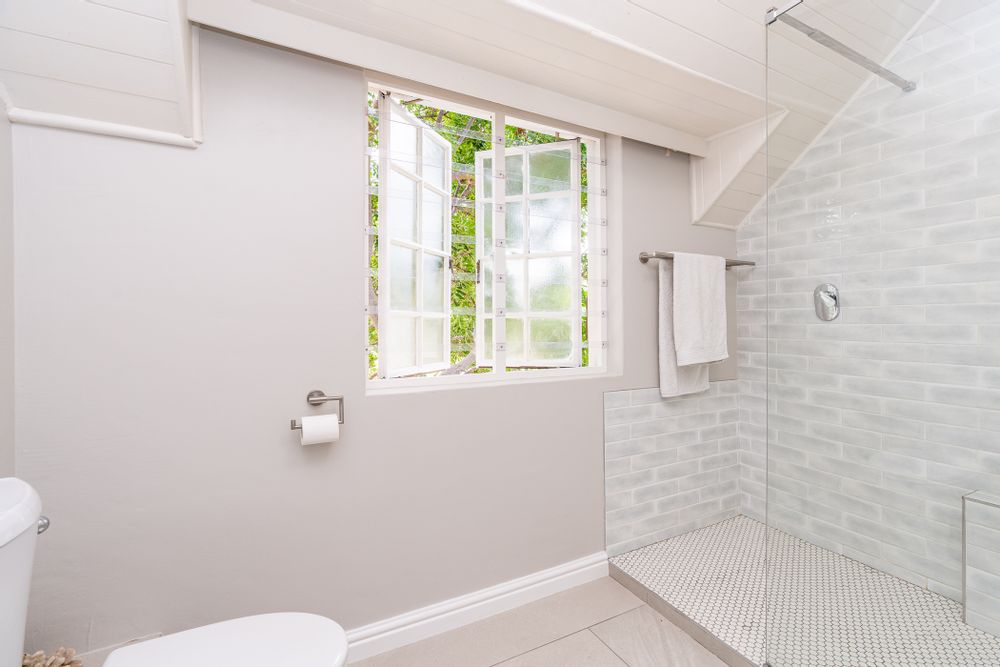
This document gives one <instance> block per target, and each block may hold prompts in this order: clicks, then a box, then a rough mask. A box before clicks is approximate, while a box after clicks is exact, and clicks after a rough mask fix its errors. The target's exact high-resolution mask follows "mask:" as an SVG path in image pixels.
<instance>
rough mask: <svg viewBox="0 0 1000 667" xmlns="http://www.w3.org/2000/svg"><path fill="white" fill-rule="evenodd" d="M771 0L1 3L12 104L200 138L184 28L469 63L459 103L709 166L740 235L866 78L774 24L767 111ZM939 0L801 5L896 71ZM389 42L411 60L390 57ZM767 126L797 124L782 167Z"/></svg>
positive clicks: (709, 211)
mask: <svg viewBox="0 0 1000 667" xmlns="http://www.w3.org/2000/svg"><path fill="white" fill-rule="evenodd" d="M963 1H964V0H963ZM772 2H774V0H683V1H682V0H601V1H599V2H597V1H594V2H591V1H581V0H472V1H470V0H46V2H44V3H40V2H38V0H2V2H0V83H2V84H3V86H4V87H5V88H6V94H7V99H6V100H5V102H6V104H7V105H8V107H14V108H17V109H22V110H29V111H32V112H40V113H42V114H46V113H47V114H55V115H58V116H61V117H66V118H72V117H80V118H85V119H90V120H93V121H99V122H108V123H115V124H119V125H122V126H129V127H139V128H148V129H150V130H154V131H157V132H168V133H175V134H177V135H178V136H184V137H191V136H192V135H193V134H194V133H195V131H196V129H195V127H194V126H195V125H196V113H194V111H193V109H192V97H193V95H194V89H193V88H192V85H191V62H190V61H191V53H190V45H189V43H188V42H189V40H188V37H187V36H188V35H189V31H188V27H187V23H186V22H185V21H184V18H185V17H189V18H190V19H191V20H193V21H197V22H201V23H203V24H206V25H208V26H211V27H216V28H220V29H224V30H229V31H232V32H235V33H238V34H245V35H248V36H251V37H255V38H258V39H263V40H265V41H274V42H275V43H279V44H282V45H283V46H287V47H291V48H296V49H299V50H302V51H306V52H312V53H317V55H323V56H326V57H333V58H334V59H340V60H343V61H344V62H348V63H350V64H353V65H357V66H360V67H366V68H370V69H380V67H379V64H380V63H385V62H405V55H406V53H410V54H427V55H428V56H430V57H432V58H433V59H434V63H435V65H434V68H435V71H437V70H444V69H448V68H452V69H451V70H450V73H449V76H450V77H451V78H450V81H452V85H451V88H452V89H454V90H457V91H459V92H465V93H467V94H470V95H473V96H478V97H485V98H486V99H491V100H492V101H498V102H501V103H502V100H498V99H493V98H491V97H490V94H491V88H490V86H489V85H483V83H482V81H477V79H481V78H484V77H485V75H486V74H489V75H490V76H493V77H494V78H495V79H496V80H498V81H501V80H502V81H507V82H514V83H512V84H511V85H519V86H521V89H520V90H519V94H520V99H530V100H532V102H533V103H534V104H535V106H536V107H537V108H536V109H528V110H529V111H534V112H536V113H542V114H544V109H547V108H549V106H551V105H550V102H551V100H556V101H559V102H560V103H562V109H563V110H565V109H566V108H567V101H569V103H570V107H569V108H570V109H571V111H576V109H574V108H573V107H572V105H571V103H572V101H573V100H578V101H579V102H578V103H577V106H578V107H580V108H581V109H583V108H584V107H586V109H585V110H584V111H580V113H579V114H578V115H579V119H573V120H572V122H575V123H577V124H580V125H589V126H591V127H594V128H595V129H599V130H605V131H614V132H616V133H619V134H624V135H625V136H631V137H633V138H638V139H642V140H644V141H650V142H653V143H658V144H660V145H663V146H665V147H669V148H674V149H678V150H682V151H684V152H688V153H691V154H692V155H695V156H698V157H697V158H695V159H693V160H692V165H693V166H692V170H693V171H692V177H693V178H692V180H693V182H697V183H701V184H702V189H701V191H699V192H696V193H694V195H695V199H696V200H697V202H698V203H699V204H698V206H697V207H696V210H697V215H696V218H695V220H693V222H700V223H704V224H712V225H716V226H721V227H735V226H736V225H737V224H738V223H739V221H740V220H741V219H742V218H743V217H744V216H745V215H746V213H747V212H748V211H749V210H750V208H751V207H752V206H753V204H754V203H755V202H756V201H757V200H758V198H759V197H760V195H761V194H762V193H763V192H764V191H765V189H766V184H767V182H768V179H770V180H773V179H774V178H776V177H777V176H778V175H780V173H781V171H782V170H783V169H785V168H787V166H788V165H790V164H791V163H792V162H793V161H794V160H795V159H796V158H797V157H798V156H799V155H800V154H801V153H802V152H803V150H804V149H805V147H806V146H807V145H808V144H809V142H810V141H812V139H813V138H814V137H815V136H817V134H818V133H819V132H820V131H821V129H822V128H823V127H824V126H825V124H826V123H827V122H829V120H830V119H831V117H832V116H833V115H834V114H835V113H836V112H837V111H838V110H839V109H840V108H842V107H843V105H844V104H845V102H846V101H847V100H848V99H849V98H850V97H851V96H852V95H853V94H854V93H855V91H857V90H858V88H859V87H860V86H861V85H862V83H863V82H864V81H865V80H866V77H867V72H865V71H864V70H862V69H861V68H859V67H858V66H856V65H853V64H852V63H850V62H848V61H846V60H845V59H844V58H843V57H842V56H840V55H838V54H836V53H833V52H832V51H829V50H828V49H826V48H825V47H823V46H820V45H819V44H816V43H815V42H813V41H811V40H810V39H809V38H807V37H806V36H804V35H801V34H799V33H796V32H794V31H792V30H780V31H778V30H772V31H771V41H770V45H769V56H770V64H771V72H770V77H769V81H768V84H767V85H768V86H769V93H770V101H771V104H770V106H768V107H767V108H765V103H764V98H765V77H764V63H765V56H766V55H768V54H767V51H768V48H766V47H765V32H766V31H765V27H764V15H765V12H766V11H767V9H768V8H769V6H770V4H771V3H772ZM931 2H932V0H805V2H804V3H803V4H802V5H800V6H799V7H797V8H796V9H795V10H794V12H795V15H796V17H797V18H799V19H800V20H803V21H806V22H807V23H810V24H812V25H813V26H815V27H816V28H819V29H820V30H823V31H824V32H827V33H829V34H830V35H832V36H833V37H835V38H837V39H839V40H841V41H843V42H844V43H845V44H847V45H848V46H851V47H852V48H855V49H857V50H858V51H860V52H862V53H864V54H865V55H867V56H868V57H870V58H872V59H873V60H876V61H882V60H884V59H885V58H886V57H887V56H888V55H889V54H890V53H891V52H892V51H893V50H894V49H895V48H897V45H899V44H900V41H901V40H902V38H903V37H904V36H905V35H906V34H907V33H908V32H909V31H910V29H911V28H912V27H913V25H914V24H915V23H916V22H917V21H918V20H919V19H920V18H921V16H923V14H924V13H925V11H926V10H927V8H928V6H929V5H930V4H931ZM185 11H186V12H187V13H186V14H185ZM262 12H263V13H262ZM267 12H270V13H267ZM278 17H285V18H287V26H290V27H289V28H288V31H286V33H284V34H283V36H282V39H280V40H279V39H278V38H277V37H275V34H276V33H274V32H273V31H272V30H270V27H271V26H270V25H268V24H269V23H272V22H274V21H272V19H275V18H278ZM324 30H326V31H327V32H323V31H324ZM355 38H357V39H355ZM338 45H339V48H337V47H338ZM390 49H396V53H395V58H396V60H395V61H387V60H386V59H384V58H381V55H382V54H381V52H382V51H388V50H390ZM461 68H464V69H461ZM428 71H429V70H428ZM386 73H388V74H397V75H401V76H406V74H405V73H402V72H395V71H391V70H389V71H387V72H386ZM477 73H479V75H477ZM411 78H413V77H411ZM424 83H431V84H432V85H441V84H440V83H434V82H429V81H424ZM477 84H479V85H477ZM466 88H468V90H467V89H466ZM0 92H2V91H0ZM512 106H513V105H512ZM786 111H787V113H785V112H786ZM548 115H556V116H558V115H559V112H557V111H552V112H550V114H548ZM765 116H768V117H770V118H772V119H774V118H779V117H780V118H782V120H781V122H780V123H779V124H777V125H776V126H774V124H773V123H772V127H771V128H770V130H771V132H772V134H771V139H772V141H771V144H770V151H769V156H768V159H767V161H765V159H764V155H763V153H762V152H761V151H760V150H759V149H760V145H761V144H762V143H763V140H764V136H765V132H764V130H763V127H764V123H763V122H762V120H763V118H764V117H765ZM11 117H12V119H15V118H14V115H13V114H12V116H11ZM603 119H609V120H608V123H607V126H602V120H603ZM15 120H16V119H15ZM564 120H570V119H565V118H564ZM612 121H613V122H612ZM754 128H760V129H759V131H757V130H755V129H754ZM755 136H756V137H757V139H755V138H754V137H755ZM736 138H738V140H736ZM713 142H714V145H713ZM734 159H736V160H738V164H735V163H734ZM698 170H701V173H696V172H698Z"/></svg>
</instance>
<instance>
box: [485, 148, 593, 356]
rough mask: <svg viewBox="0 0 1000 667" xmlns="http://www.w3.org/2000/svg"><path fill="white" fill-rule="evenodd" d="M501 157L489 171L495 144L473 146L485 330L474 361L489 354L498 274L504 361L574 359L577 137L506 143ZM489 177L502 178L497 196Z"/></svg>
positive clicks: (577, 340) (577, 325)
mask: <svg viewBox="0 0 1000 667" xmlns="http://www.w3.org/2000/svg"><path fill="white" fill-rule="evenodd" d="M504 162H505V164H504V171H503V173H502V174H494V173H493V151H492V150H489V151H480V152H478V153H476V202H477V204H478V205H477V206H476V257H477V259H478V260H479V266H480V267H481V270H482V272H483V276H484V277H483V279H481V280H480V281H479V289H478V293H477V297H478V298H477V299H476V303H477V305H478V306H479V307H478V308H477V310H476V318H477V319H476V330H477V331H482V332H483V334H484V335H482V336H479V337H478V338H477V340H476V354H477V357H478V358H479V359H480V362H479V363H480V365H482V366H492V365H493V361H494V354H493V353H494V348H495V343H494V337H493V327H494V315H495V314H496V307H497V306H496V304H495V303H494V299H493V282H494V281H496V280H499V281H500V282H503V283H505V285H506V297H507V298H506V305H505V307H504V319H505V320H506V336H505V338H506V344H505V348H506V349H505V351H506V362H507V365H508V366H510V367H522V368H525V367H540V368H542V367H557V368H565V367H575V366H579V365H580V358H581V347H582V345H581V344H582V336H581V334H580V329H581V325H582V324H581V323H582V312H583V310H582V305H581V303H580V299H579V297H578V296H575V295H579V294H580V195H579V193H580V180H581V179H580V142H579V141H577V140H574V141H560V142H555V143H550V144H541V145H537V146H524V147H519V148H508V149H506V150H505V160H504ZM497 177H499V178H497ZM495 180H500V181H502V182H503V183H504V190H505V196H504V197H501V198H499V199H497V198H496V197H494V189H493V182H494V181H495ZM498 203H499V204H500V205H499V206H498V205H497V204H498ZM501 210H502V211H503V217H504V220H505V228H504V234H502V235H500V236H501V238H502V240H501V241H500V248H501V249H502V250H504V251H505V254H506V260H507V261H506V269H505V272H504V273H503V274H501V275H500V276H497V275H495V274H496V272H495V270H494V257H495V252H496V250H497V236H498V235H497V234H495V233H494V211H496V212H498V213H499V212H500V211H501Z"/></svg>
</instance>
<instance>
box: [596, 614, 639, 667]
mask: <svg viewBox="0 0 1000 667" xmlns="http://www.w3.org/2000/svg"><path fill="white" fill-rule="evenodd" d="M633 611H634V610H633ZM608 620H611V619H608ZM603 622H604V621H601V623H603ZM596 625H599V624H596ZM587 632H589V633H590V634H592V635H593V636H595V637H597V641H599V642H601V643H602V644H604V645H605V646H607V648H608V650H609V651H611V652H612V653H613V654H614V656H615V657H616V658H618V659H619V660H621V661H622V663H623V664H625V665H627V666H628V667H631V663H630V662H629V661H628V660H626V659H625V658H623V657H622V656H620V655H618V652H617V651H615V650H614V649H613V648H611V646H610V645H609V644H608V643H607V642H606V641H604V640H603V639H601V636H600V635H599V634H597V633H596V632H594V626H593V625H592V626H590V627H589V628H587Z"/></svg>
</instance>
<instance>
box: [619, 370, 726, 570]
mask: <svg viewBox="0 0 1000 667" xmlns="http://www.w3.org/2000/svg"><path fill="white" fill-rule="evenodd" d="M737 391H738V384H737V381H736V380H722V381H719V382H712V383H711V385H710V386H709V389H708V391H706V392H702V393H700V394H691V395H689V396H680V397H677V398H661V397H660V391H659V389H656V388H654V389H638V390H635V391H616V392H608V393H606V394H604V459H605V460H604V465H605V470H604V476H605V493H606V508H605V511H606V514H607V517H606V518H607V527H606V530H607V536H606V537H607V550H608V553H609V554H610V555H617V554H621V553H625V552H626V551H631V550H632V549H638V548H639V547H644V546H647V545H649V544H652V543H654V542H657V541H659V540H663V539H667V538H668V537H673V536H674V535H679V534H680V533H685V532H687V531H689V530H694V529H695V528H701V527H703V526H707V525H709V524H712V523H715V522H717V521H722V520H723V519H728V518H729V517H731V516H733V515H735V514H736V513H737V505H738V502H739V495H738V494H739V451H738V447H739V441H738V439H737V422H738V419H739V409H738V396H737Z"/></svg>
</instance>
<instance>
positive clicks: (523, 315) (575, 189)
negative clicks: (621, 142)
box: [475, 138, 589, 370]
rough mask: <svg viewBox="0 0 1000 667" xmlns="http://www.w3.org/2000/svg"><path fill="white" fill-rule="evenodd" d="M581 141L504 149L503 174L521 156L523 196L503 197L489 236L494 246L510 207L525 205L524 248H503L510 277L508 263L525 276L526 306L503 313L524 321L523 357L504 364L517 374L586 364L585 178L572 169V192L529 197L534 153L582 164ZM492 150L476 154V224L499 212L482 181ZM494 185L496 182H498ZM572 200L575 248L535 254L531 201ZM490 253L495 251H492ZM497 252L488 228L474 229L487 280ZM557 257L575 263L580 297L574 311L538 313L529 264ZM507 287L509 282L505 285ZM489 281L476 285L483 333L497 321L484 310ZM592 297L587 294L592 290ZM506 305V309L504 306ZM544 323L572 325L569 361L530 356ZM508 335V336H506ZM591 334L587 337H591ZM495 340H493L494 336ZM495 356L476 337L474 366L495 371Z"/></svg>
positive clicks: (576, 289)
mask: <svg viewBox="0 0 1000 667" xmlns="http://www.w3.org/2000/svg"><path fill="white" fill-rule="evenodd" d="M580 144H581V140H580V139H579V138H576V139H568V140H563V141H555V142H551V143H547V144H530V145H525V146H517V147H515V148H507V147H505V148H504V170H505V171H506V168H507V158H509V157H510V156H511V155H518V156H520V158H521V173H522V175H523V177H522V187H521V193H520V194H508V193H506V192H505V193H504V196H503V202H502V203H503V205H504V219H503V220H502V221H500V220H498V218H497V217H496V211H495V210H494V211H493V229H494V234H493V236H491V238H490V240H491V241H492V240H493V239H494V238H497V237H496V233H495V230H496V227H497V225H499V224H503V225H504V229H505V231H506V213H507V207H508V206H509V205H510V204H511V203H514V202H516V203H519V204H521V205H522V210H523V214H522V215H523V217H522V224H523V233H524V239H523V245H524V247H523V249H522V250H521V251H520V252H512V251H511V249H510V246H509V245H507V246H506V247H505V254H506V261H507V262H508V266H507V271H506V272H505V274H506V275H510V266H509V262H511V261H514V262H522V266H523V272H522V276H521V279H522V284H523V290H524V294H522V295H521V297H522V299H523V301H524V308H523V309H522V310H519V311H515V312H512V311H511V310H510V308H509V307H505V308H504V311H505V312H504V319H507V318H511V319H520V320H522V322H523V325H522V330H521V331H522V333H521V337H522V341H521V342H522V349H523V350H524V358H523V359H522V360H520V361H519V362H513V361H511V360H510V358H509V357H508V359H507V361H506V366H507V368H515V369H521V368H523V369H530V370H538V369H541V368H559V369H567V368H580V367H581V366H582V362H583V354H582V350H583V311H584V309H583V304H581V303H579V295H580V294H581V292H582V288H583V280H582V278H581V273H582V264H583V254H584V252H583V247H582V246H581V242H580V233H581V228H582V223H583V221H582V205H581V203H580V197H581V194H582V183H581V181H582V178H581V173H582V172H581V170H580V169H573V168H571V169H570V181H569V189H567V190H556V191H549V192H534V193H533V192H531V191H530V180H531V168H530V164H531V155H532V154H533V153H544V152H552V151H563V150H568V151H569V154H570V160H571V161H579V160H580V156H581V150H580ZM487 153H489V151H479V152H478V153H476V162H475V166H476V219H477V223H478V220H479V219H480V217H481V216H482V217H485V211H486V208H487V207H489V208H491V209H495V208H496V207H495V204H496V203H498V201H497V197H496V194H497V190H496V188H495V185H496V184H495V182H494V183H493V185H494V187H493V188H491V190H492V194H493V196H486V193H485V183H481V182H480V179H479V175H480V174H485V173H486V170H485V168H484V166H483V163H484V162H485V160H486V159H490V160H492V159H493V156H492V155H489V156H487ZM493 181H496V179H495V178H494V179H493ZM504 185H505V186H506V179H504ZM566 195H569V196H570V197H573V198H574V200H575V201H574V202H573V204H574V205H573V207H572V208H573V220H572V221H571V222H572V224H573V233H572V244H571V245H572V247H571V248H570V249H569V250H558V251H542V252H534V251H533V250H532V248H531V225H532V223H531V202H533V201H541V200H546V199H555V198H557V197H564V196H566ZM489 250H492V251H493V252H490V251H489ZM495 251H496V248H495V247H493V248H491V249H488V248H487V247H486V236H485V225H479V224H477V225H476V257H477V259H479V260H480V261H481V262H482V266H483V275H486V270H487V267H491V266H492V258H493V253H494V252H495ZM553 258H569V259H570V264H571V270H570V276H571V283H570V289H571V292H572V294H574V295H576V297H575V298H574V299H573V301H572V302H571V308H570V309H568V310H563V311H540V310H533V309H532V308H531V303H530V289H531V285H530V279H529V276H530V270H529V266H530V262H531V260H532V259H553ZM507 284H508V288H509V285H510V283H509V281H507ZM485 292H486V281H480V282H479V284H477V285H476V330H477V331H480V332H483V331H485V328H484V325H485V321H486V319H487V318H489V319H490V320H491V321H492V322H496V319H497V318H496V317H495V316H494V314H493V313H490V314H489V315H487V314H486V312H485V308H484V307H481V306H485V303H486V298H485V297H486V294H485ZM588 294H589V291H588ZM505 306H506V304H505ZM540 319H550V320H568V321H569V323H570V344H571V346H572V348H571V350H570V354H569V357H568V359H566V358H564V359H532V358H531V357H530V356H529V352H530V348H531V329H532V326H533V324H532V321H533V320H540ZM507 333H508V334H509V333H510V332H509V331H508V332H507ZM588 333H589V332H588ZM490 338H493V336H490ZM506 342H507V343H508V350H509V348H510V346H509V343H510V341H509V340H508V341H506ZM487 352H491V351H490V350H487V349H486V336H485V335H479V336H477V337H476V365H477V366H479V367H480V368H494V364H495V354H487Z"/></svg>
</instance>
